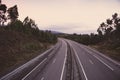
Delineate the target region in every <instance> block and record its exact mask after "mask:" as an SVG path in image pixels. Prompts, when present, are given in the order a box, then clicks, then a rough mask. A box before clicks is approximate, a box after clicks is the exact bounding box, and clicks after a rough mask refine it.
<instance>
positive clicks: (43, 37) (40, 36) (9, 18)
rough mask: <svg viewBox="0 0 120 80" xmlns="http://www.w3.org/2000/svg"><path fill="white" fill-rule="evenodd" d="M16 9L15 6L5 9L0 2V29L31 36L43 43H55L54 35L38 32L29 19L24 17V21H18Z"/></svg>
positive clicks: (33, 22) (32, 21)
mask: <svg viewBox="0 0 120 80" xmlns="http://www.w3.org/2000/svg"><path fill="white" fill-rule="evenodd" d="M18 16H19V13H18V8H17V5H15V6H13V7H10V8H7V6H6V5H5V4H2V1H1V0H0V29H1V30H12V31H17V32H20V33H24V34H25V35H28V36H31V37H34V38H36V39H37V40H39V41H40V42H44V43H55V42H56V41H57V37H56V35H54V34H52V33H51V31H43V30H39V28H38V26H37V25H36V23H35V21H34V20H32V19H31V18H29V17H26V18H25V19H24V21H23V22H22V21H20V20H18Z"/></svg>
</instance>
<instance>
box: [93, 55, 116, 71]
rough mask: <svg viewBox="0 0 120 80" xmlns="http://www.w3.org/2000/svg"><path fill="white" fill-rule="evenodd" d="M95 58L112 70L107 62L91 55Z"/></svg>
mask: <svg viewBox="0 0 120 80" xmlns="http://www.w3.org/2000/svg"><path fill="white" fill-rule="evenodd" d="M93 56H94V57H95V58H96V59H98V60H99V61H100V62H101V63H103V64H104V65H106V66H107V67H108V68H109V69H111V70H112V71H113V70H114V69H113V68H112V67H110V66H109V65H108V64H106V63H105V62H103V61H102V60H101V59H100V58H98V57H97V56H95V55H93Z"/></svg>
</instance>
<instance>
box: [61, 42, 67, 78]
mask: <svg viewBox="0 0 120 80" xmlns="http://www.w3.org/2000/svg"><path fill="white" fill-rule="evenodd" d="M65 44H66V43H65ZM66 58H67V44H66V52H65V58H64V63H63V68H62V73H61V76H60V80H62V79H63V73H64V69H65V63H66Z"/></svg>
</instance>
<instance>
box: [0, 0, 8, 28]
mask: <svg viewBox="0 0 120 80" xmlns="http://www.w3.org/2000/svg"><path fill="white" fill-rule="evenodd" d="M6 10H7V6H6V5H5V4H1V0H0V26H2V25H4V22H5V21H6V20H7V18H6V16H5V13H6Z"/></svg>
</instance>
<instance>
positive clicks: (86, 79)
mask: <svg viewBox="0 0 120 80" xmlns="http://www.w3.org/2000/svg"><path fill="white" fill-rule="evenodd" d="M72 48H73V47H72ZM73 51H74V52H75V55H76V56H77V59H78V61H79V64H80V66H81V68H82V72H83V74H84V76H85V80H88V78H87V76H86V74H85V70H84V68H83V65H82V63H81V61H80V59H79V57H78V55H77V52H76V51H75V49H74V48H73Z"/></svg>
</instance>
